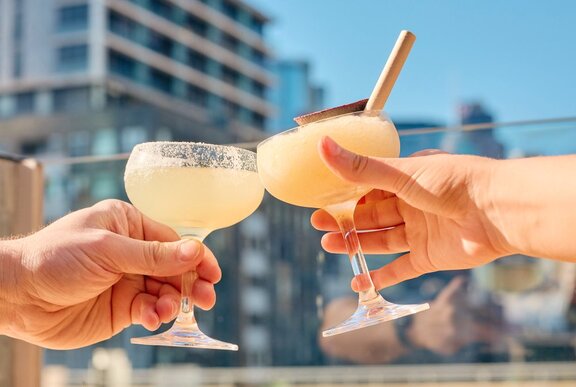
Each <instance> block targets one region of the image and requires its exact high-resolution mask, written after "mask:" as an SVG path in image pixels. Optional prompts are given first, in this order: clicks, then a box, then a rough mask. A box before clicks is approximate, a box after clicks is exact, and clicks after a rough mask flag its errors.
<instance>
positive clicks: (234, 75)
mask: <svg viewBox="0 0 576 387" xmlns="http://www.w3.org/2000/svg"><path fill="white" fill-rule="evenodd" d="M222 80H223V81H224V82H226V83H229V84H231V85H237V84H238V82H239V81H240V73H239V72H238V71H236V70H234V69H231V68H230V67H228V66H222Z"/></svg>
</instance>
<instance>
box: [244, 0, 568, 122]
mask: <svg viewBox="0 0 576 387" xmlns="http://www.w3.org/2000/svg"><path fill="white" fill-rule="evenodd" d="M247 1H248V2H249V3H251V4H253V5H255V6H258V7H259V8H260V9H262V10H263V11H265V12H266V13H267V14H268V15H269V16H270V17H271V18H272V19H273V22H272V24H271V25H270V26H269V27H268V30H267V36H268V40H269V42H270V43H271V44H272V46H273V47H274V49H275V53H276V55H277V56H278V57H283V58H292V59H302V58H307V59H309V60H310V61H311V63H312V65H313V74H314V78H315V79H316V80H317V81H318V82H319V83H321V84H323V85H325V86H326V88H327V90H328V101H327V102H328V104H329V105H331V106H334V105H338V104H341V103H345V102H349V101H354V100H357V99H360V98H366V97H368V96H369V94H370V92H371V90H372V87H373V85H374V83H375V82H376V79H377V78H378V75H379V74H380V71H381V69H382V67H383V65H384V63H385V61H386V59H387V57H388V54H389V53H390V50H391V49H392V47H393V45H394V43H395V41H396V38H397V36H398V34H399V32H400V31H401V30H402V29H409V30H411V31H412V32H414V33H415V34H416V37H417V40H416V43H415V45H414V48H413V49H412V52H411V54H410V57H409V58H408V61H407V63H406V65H405V67H404V70H403V71H402V74H401V75H400V78H399V79H398V82H397V83H396V86H395V88H394V90H393V91H392V94H391V96H390V99H389V100H388V104H387V107H386V110H387V111H388V112H389V113H390V114H391V116H392V117H396V118H397V119H426V120H432V121H437V122H439V123H443V124H453V123H455V122H456V106H457V104H458V102H459V101H480V102H482V103H484V104H485V105H486V106H487V107H488V108H489V109H490V110H491V111H492V112H493V113H494V115H495V117H496V120H498V121H513V120H526V119H540V118H552V117H567V116H576V1H570V0H546V1H530V0H501V1H497V0H485V1H481V0H477V1H473V0H247Z"/></svg>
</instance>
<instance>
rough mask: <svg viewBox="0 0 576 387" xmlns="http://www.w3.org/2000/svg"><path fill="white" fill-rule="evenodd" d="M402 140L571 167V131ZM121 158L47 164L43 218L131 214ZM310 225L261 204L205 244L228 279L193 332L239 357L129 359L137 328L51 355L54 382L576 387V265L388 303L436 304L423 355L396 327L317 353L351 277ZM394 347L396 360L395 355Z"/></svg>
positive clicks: (473, 280) (548, 265) (483, 278)
mask: <svg viewBox="0 0 576 387" xmlns="http://www.w3.org/2000/svg"><path fill="white" fill-rule="evenodd" d="M399 126H400V125H399ZM400 134H401V143H402V148H403V150H402V155H403V156H407V155H409V154H411V153H413V152H416V151H418V150H421V149H426V148H440V149H443V150H445V151H447V152H451V153H467V154H478V155H484V156H489V157H494V158H517V157H533V156H538V155H560V154H576V117H571V118H562V119H549V120H533V121H522V122H512V123H485V124H475V125H463V126H458V127H447V128H416V129H405V130H401V131H400ZM239 145H241V146H244V147H248V148H254V147H255V145H256V144H255V143H246V144H239ZM127 157H128V155H127V154H114V155H100V156H83V157H70V158H61V157H60V158H55V157H45V158H43V159H42V160H43V162H44V165H45V172H46V195H45V208H46V218H47V219H54V218H57V217H59V216H61V215H63V214H65V213H67V212H68V211H70V210H74V209H77V208H81V207H85V206H89V205H91V204H93V203H95V202H97V201H98V200H101V199H105V198H111V197H116V198H120V199H123V200H126V195H125V193H124V189H123V181H122V174H123V170H124V166H125V162H126V159H127ZM551 189H558V187H551ZM231 200H233V196H232V193H231ZM567 210H568V209H567ZM310 213H311V210H308V209H303V208H296V207H292V206H289V205H286V204H284V203H281V202H279V201H277V200H275V199H274V198H272V197H270V196H267V197H266V198H265V200H264V202H263V204H262V206H261V207H260V209H259V210H258V211H257V212H256V213H255V214H253V215H252V216H251V217H250V218H248V219H247V220H245V221H244V222H242V223H240V224H238V225H236V226H233V227H231V228H228V229H224V230H219V231H216V232H214V233H213V234H212V235H211V236H210V237H209V238H208V239H207V240H206V244H207V245H208V246H209V247H210V248H211V249H212V250H213V251H214V253H215V254H216V256H217V257H218V259H219V262H220V265H221V267H222V270H223V279H222V281H221V282H220V283H219V284H218V286H217V288H216V291H217V295H218V300H217V303H216V306H215V308H214V309H213V310H212V311H209V312H204V311H201V312H199V313H198V316H197V317H198V319H199V324H200V325H201V326H202V329H203V330H204V331H205V332H206V333H207V334H209V335H210V336H213V337H217V338H219V339H222V340H225V341H229V342H235V343H238V344H239V345H240V351H239V352H236V353H229V352H220V351H206V350H186V349H176V348H167V347H166V348H165V347H145V346H134V345H131V344H129V338H130V337H134V336H142V335H144V334H145V332H144V330H143V328H140V327H133V328H130V329H128V330H127V331H125V332H123V333H122V334H120V335H119V336H117V337H115V338H112V339H111V340H109V341H107V342H104V343H101V344H98V345H95V346H92V347H89V348H84V349H80V350H75V351H64V352H63V351H46V353H45V357H44V359H45V370H44V372H45V376H46V378H45V380H46V382H48V381H49V380H57V379H58V378H60V379H66V380H67V382H66V383H68V384H66V385H71V386H75V385H84V384H86V383H89V384H90V383H93V384H97V383H99V381H101V380H104V379H103V378H106V377H108V378H111V377H112V378H113V377H116V378H119V379H121V380H123V381H124V382H123V383H124V384H121V385H134V386H161V385H162V386H164V385H170V386H178V385H182V386H184V385H190V383H192V384H193V385H202V386H224V385H226V386H231V385H251V386H252V385H253V386H280V385H281V386H291V385H334V384H339V385H346V386H354V385H368V384H369V385H372V386H379V385H389V384H394V383H398V384H402V383H404V384H406V385H413V384H415V383H422V384H421V385H422V386H432V385H434V386H437V385H438V384H441V383H446V385H450V386H451V385H459V386H468V385H481V386H493V385H494V386H496V385H504V384H505V383H506V382H511V381H515V382H522V383H527V384H526V385H530V386H532V385H533V386H537V385H538V386H540V385H546V386H567V385H572V384H574V383H576V335H575V330H574V329H575V327H576V297H575V296H574V294H575V286H576V265H574V264H570V263H559V262H554V261H547V260H538V259H534V258H531V257H525V256H514V257H510V258H506V259H504V260H499V261H497V262H495V263H492V264H490V265H487V266H485V267H482V268H479V269H474V270H470V271H460V272H444V273H437V274H429V275H425V276H423V277H421V278H419V279H415V280H411V281H407V282H406V283H403V284H400V285H397V286H394V287H392V288H389V289H385V290H383V292H382V293H383V295H384V297H385V298H387V299H389V300H390V301H394V302H398V303H408V302H413V301H428V302H430V303H431V310H430V311H428V312H425V313H422V314H421V316H419V317H418V318H419V319H420V321H419V324H420V326H421V328H420V329H421V331H422V332H423V334H424V335H428V336H429V337H434V338H435V339H434V340H431V342H432V343H431V344H429V345H428V347H427V349H423V348H416V347H413V348H402V347H398V343H397V340H398V339H397V338H396V336H395V335H396V330H395V329H396V328H395V325H394V323H386V324H381V325H378V326H374V327H371V328H366V329H364V330H360V331H357V332H356V333H354V334H350V335H349V336H346V335H342V336H341V337H342V338H343V340H342V341H340V342H332V343H328V342H326V341H324V340H325V339H320V338H319V330H320V326H321V324H322V323H323V322H325V321H324V320H325V319H327V318H328V314H327V313H325V312H326V311H327V310H329V308H331V307H332V308H336V309H337V310H342V311H344V310H345V309H346V308H349V307H350V305H352V306H354V302H353V301H350V300H353V298H352V297H353V293H352V292H351V290H350V288H349V283H350V276H351V273H350V270H349V263H348V262H347V259H346V258H344V257H339V256H331V255H330V254H327V253H325V252H323V251H322V249H321V247H320V237H321V233H319V232H317V231H315V230H313V229H312V227H311V226H310V223H309V216H310ZM393 258H394V257H393V256H373V257H369V262H368V263H369V265H373V266H374V267H376V266H380V265H382V263H383V262H385V261H387V260H391V259H393ZM456 276H459V277H461V278H463V283H462V285H461V289H460V290H459V291H458V292H456V294H455V295H453V297H450V298H449V299H446V298H447V297H445V298H443V299H442V300H441V301H442V302H440V301H438V296H439V295H440V294H442V291H443V289H445V287H446V286H447V285H448V284H449V283H450V282H451V281H453V280H454V278H455V277H456ZM343 313H344V312H343ZM344 314H345V313H344ZM414 321H416V320H414ZM166 328H167V327H166V326H163V327H161V328H160V331H162V330H165V329H166ZM395 340H396V342H395ZM394 342H395V347H394V346H393V345H392V344H390V343H394ZM391 347H394V348H397V350H395V351H394V353H391V351H389V350H388V348H391ZM398 348H400V349H398ZM114 375H116V376H114ZM122 378H124V379H122ZM434 383H436V384H434ZM453 383H460V384H453ZM530 383H534V384H530ZM47 385H48V386H49V385H50V384H47ZM394 385H395V384H394ZM418 385H420V384H418Z"/></svg>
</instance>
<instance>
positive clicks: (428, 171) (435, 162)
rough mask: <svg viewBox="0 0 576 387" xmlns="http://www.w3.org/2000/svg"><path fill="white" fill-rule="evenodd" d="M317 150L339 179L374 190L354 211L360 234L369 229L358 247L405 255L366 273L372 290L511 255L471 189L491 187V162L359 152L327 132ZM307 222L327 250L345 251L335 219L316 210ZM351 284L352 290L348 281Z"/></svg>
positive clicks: (481, 197) (480, 196) (480, 195)
mask: <svg viewBox="0 0 576 387" xmlns="http://www.w3.org/2000/svg"><path fill="white" fill-rule="evenodd" d="M320 154H321V157H322V159H323V160H324V162H325V163H326V165H327V166H328V167H329V168H330V169H331V170H332V171H333V172H334V173H336V174H337V175H339V176H340V177H342V178H343V179H345V180H348V181H351V182H354V183H357V184H359V185H365V186H369V187H373V188H375V189H376V190H379V191H376V192H372V193H370V194H369V195H368V197H367V200H366V202H365V203H361V204H359V205H358V206H357V208H356V212H355V221H356V225H357V227H358V229H359V231H363V230H364V231H368V230H376V231H372V232H365V233H360V235H359V237H360V243H361V245H362V248H363V250H364V251H365V252H366V253H380V254H392V253H400V252H407V253H406V254H404V255H402V256H401V257H399V258H398V259H396V260H394V261H393V262H391V263H390V264H388V265H386V266H384V267H382V268H380V269H378V270H375V271H373V272H371V276H372V279H373V281H374V284H375V285H376V287H377V288H383V287H387V286H391V285H394V284H396V283H398V282H401V281H404V280H407V279H410V278H415V277H418V276H420V275H422V274H424V273H429V272H433V271H437V270H456V269H468V268H472V267H475V266H479V265H481V264H483V263H487V262H490V261H492V260H494V259H496V258H498V257H502V256H504V255H508V254H511V253H512V251H511V247H510V246H509V245H508V244H507V242H506V238H505V237H504V235H503V234H502V232H501V231H500V230H501V228H499V227H498V226H497V225H495V224H494V222H493V219H491V218H490V217H489V216H488V215H487V213H488V212H489V211H487V210H486V207H488V206H489V202H488V199H487V197H486V196H485V194H484V192H485V191H483V190H479V189H476V188H477V187H485V186H489V185H490V172H491V170H492V166H493V164H492V163H494V162H496V161H494V160H491V159H487V158H482V157H476V156H456V155H446V154H435V155H429V156H421V157H413V158H406V159H388V158H386V159H384V158H372V157H364V156H360V155H356V154H354V153H351V152H349V151H347V150H345V149H343V148H341V147H340V146H338V145H337V144H336V143H335V142H334V141H333V140H331V139H330V138H328V137H325V138H324V139H323V140H322V142H321V143H320ZM374 197H375V198H376V199H374ZM371 198H372V199H371ZM368 199H370V200H368ZM312 224H313V225H314V227H316V228H318V229H320V230H324V231H330V232H329V233H328V234H327V235H325V236H324V237H323V239H322V246H323V247H324V248H325V249H326V250H327V251H329V252H335V253H343V252H345V251H346V249H345V246H344V241H343V239H342V236H341V235H340V233H338V232H337V230H338V227H337V225H336V222H335V221H334V220H333V219H332V218H331V217H330V215H329V214H328V213H327V212H325V211H323V210H318V211H316V212H315V213H314V214H313V215H312ZM352 287H353V288H354V289H355V290H357V289H356V284H355V281H354V280H353V282H352Z"/></svg>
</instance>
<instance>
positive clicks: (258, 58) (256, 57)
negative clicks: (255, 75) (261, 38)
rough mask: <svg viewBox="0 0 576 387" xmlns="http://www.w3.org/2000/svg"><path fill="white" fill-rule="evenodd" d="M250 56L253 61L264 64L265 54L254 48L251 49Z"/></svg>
mask: <svg viewBox="0 0 576 387" xmlns="http://www.w3.org/2000/svg"><path fill="white" fill-rule="evenodd" d="M251 57H252V60H253V61H254V63H256V64H257V65H259V66H264V65H265V64H266V54H264V53H263V52H262V51H260V50H258V49H256V48H253V49H252V50H251Z"/></svg>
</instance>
